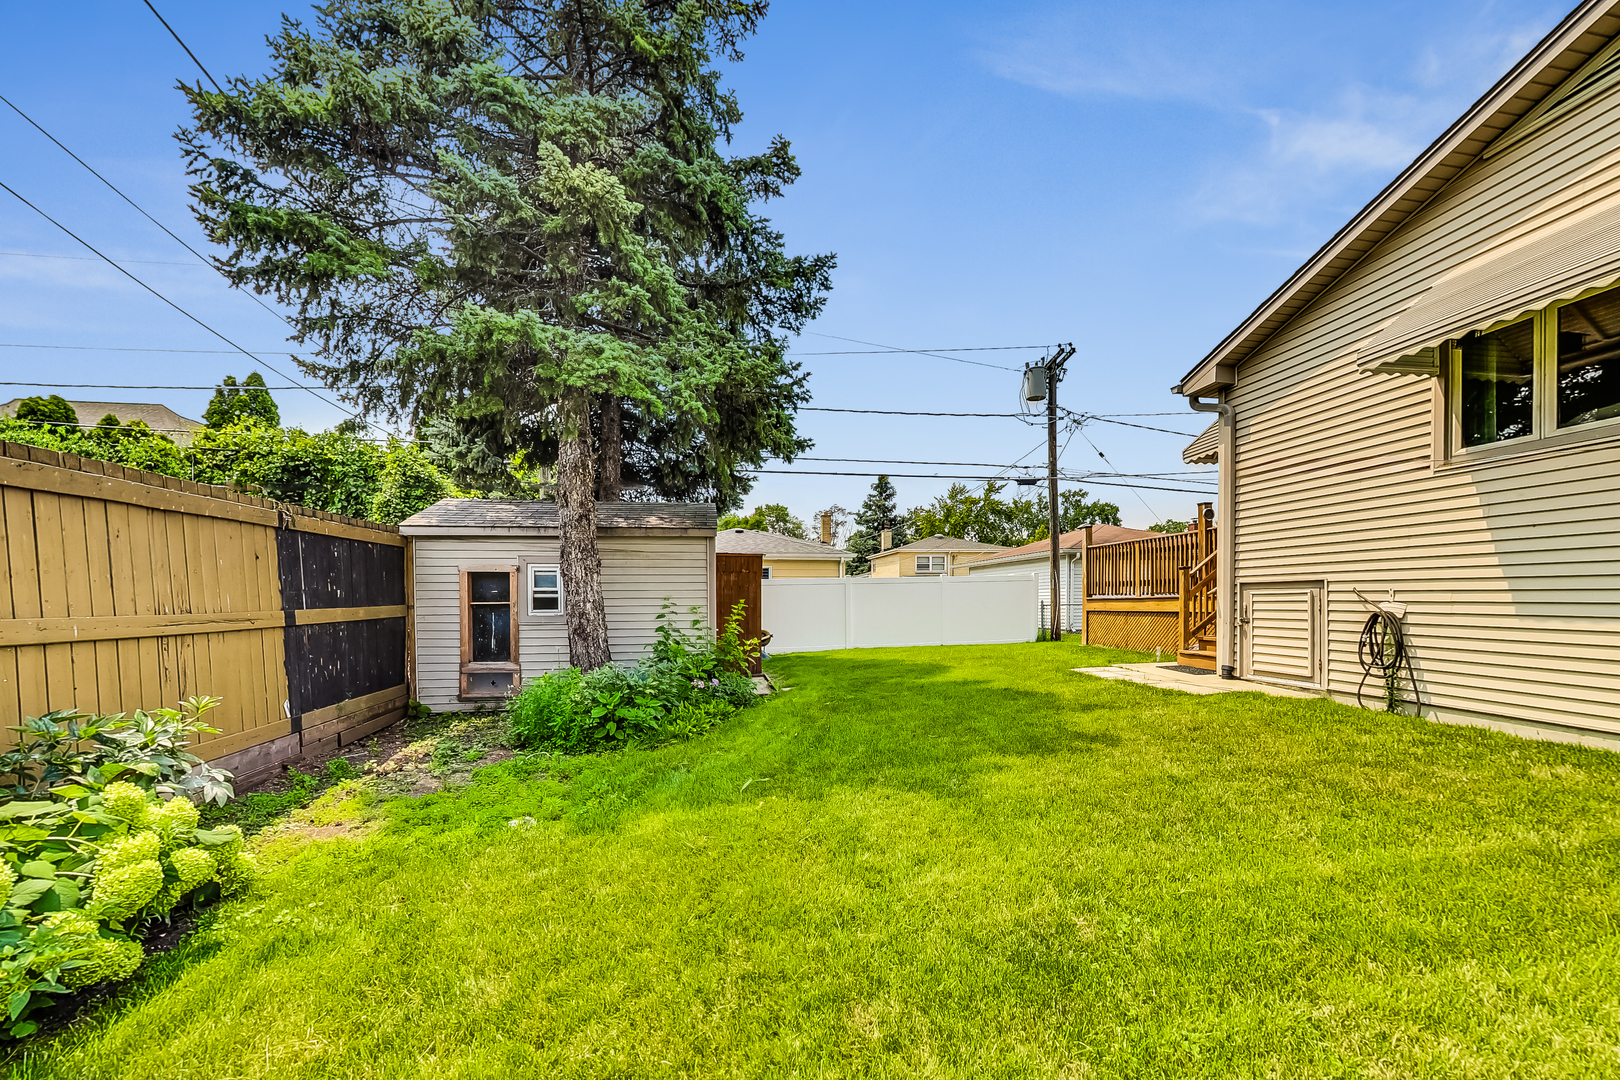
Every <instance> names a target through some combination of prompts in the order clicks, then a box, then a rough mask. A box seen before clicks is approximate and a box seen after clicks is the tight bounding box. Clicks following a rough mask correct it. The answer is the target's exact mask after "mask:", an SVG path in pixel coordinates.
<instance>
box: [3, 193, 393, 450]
mask: <svg viewBox="0 0 1620 1080" xmlns="http://www.w3.org/2000/svg"><path fill="white" fill-rule="evenodd" d="M0 188H4V189H5V190H6V191H7V192H9V193H10V194H11V196H12V197H13V198H15V199H16V200H17V201H18V202H20V203H22V204H23V205H24V206H26V207H28V209H30V210H32V211H33V212H34V213H36V214H38V215H39V216H40V217H42V218H44V219H45V220H46V221H48V222H50V223H51V224H52V225H55V226H56V227H57V228H58V229H61V230H62V231H63V232H65V233H67V234H68V235H69V236H71V237H72V238H73V239H75V240H77V241H78V242H79V243H81V244H83V245H84V246H85V248H86V249H88V250H89V251H91V252H93V253H94V254H96V255H97V256H100V258H101V259H102V260H103V261H105V262H106V263H107V265H108V266H111V267H112V268H113V269H115V270H117V271H118V272H119V273H120V274H123V275H124V276H125V277H127V278H129V280H131V281H133V282H134V283H135V284H137V285H139V286H140V287H141V288H143V289H145V290H146V291H147V292H149V293H151V294H152V295H153V296H155V297H157V298H158V299H159V300H161V301H163V302H164V303H165V304H167V305H169V306H170V307H172V308H173V309H174V310H176V311H178V312H179V313H180V314H182V315H184V316H185V317H186V318H188V319H190V320H191V321H192V322H194V323H196V324H197V325H198V326H200V327H202V328H203V329H204V330H207V331H208V332H209V333H210V334H213V335H214V336H215V337H217V338H219V340H221V341H223V342H224V343H225V344H227V345H229V346H230V347H231V348H233V349H235V350H236V351H237V352H239V353H241V354H242V355H243V356H246V357H247V358H248V359H250V360H253V361H255V362H257V363H260V364H263V365H264V366H265V367H267V368H269V369H270V370H271V371H274V372H275V373H276V374H277V375H280V376H281V377H282V378H283V379H287V381H288V382H291V381H292V380H291V379H290V378H288V377H287V375H286V373H284V372H282V371H279V370H277V369H276V368H275V366H274V365H272V364H270V363H268V362H266V361H265V360H262V359H260V358H259V357H257V356H254V355H253V354H252V353H250V352H248V351H247V350H246V349H244V348H242V346H240V345H238V344H237V343H236V342H234V341H232V340H231V339H230V338H228V337H226V336H225V335H224V334H222V333H220V332H219V331H218V330H215V329H214V328H213V327H212V326H209V325H208V324H207V323H205V322H203V321H202V320H201V319H199V318H197V316H195V315H193V314H192V313H191V312H189V311H187V310H186V309H185V308H183V307H181V306H180V305H179V304H177V303H175V302H174V301H173V300H170V299H169V298H168V297H167V296H164V295H163V294H162V293H160V292H158V291H157V290H156V289H154V288H152V286H150V285H148V284H147V283H146V282H144V281H142V280H141V279H140V278H138V277H136V276H135V275H134V274H132V273H130V272H129V271H128V270H125V269H124V268H123V267H122V266H119V265H118V264H117V263H115V262H113V261H112V260H111V259H109V258H107V256H105V255H102V254H101V252H100V251H98V250H97V249H96V248H95V247H94V246H93V245H91V243H90V242H89V241H88V240H86V239H84V238H83V237H81V236H80V235H79V234H78V233H76V232H74V231H73V230H72V229H70V228H68V227H67V226H66V225H63V224H62V223H61V222H60V221H57V220H56V219H55V218H53V217H51V215H49V214H47V213H46V212H45V211H43V210H41V209H40V208H39V207H37V206H35V205H34V204H33V203H31V202H29V201H28V200H27V199H25V198H23V197H22V196H21V195H19V194H17V192H16V190H15V189H14V188H12V187H11V186H10V185H9V184H7V183H5V182H4V181H0ZM34 385H36V386H37V385H40V384H38V383H35V384H34ZM300 389H302V390H304V391H305V392H306V393H308V394H310V395H312V396H313V397H315V398H316V399H317V400H320V401H324V402H326V404H328V405H330V406H332V407H333V408H335V409H337V410H338V411H339V412H342V413H346V414H347V415H349V416H351V417H354V419H356V420H359V421H360V422H361V423H363V424H366V425H367V426H369V427H374V428H377V430H379V431H384V430H386V429H384V428H381V427H378V425H376V424H372V423H371V422H370V421H368V420H366V419H365V418H363V417H361V416H358V415H357V414H355V413H352V412H349V410H348V409H345V408H344V407H343V406H341V405H339V404H338V403H337V402H335V401H332V400H331V399H329V398H326V397H323V396H322V395H320V394H318V393H316V392H315V391H314V390H311V389H310V388H309V387H307V386H305V387H300Z"/></svg>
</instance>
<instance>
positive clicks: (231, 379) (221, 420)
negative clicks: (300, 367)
mask: <svg viewBox="0 0 1620 1080" xmlns="http://www.w3.org/2000/svg"><path fill="white" fill-rule="evenodd" d="M203 423H205V424H207V425H208V426H209V427H211V428H227V427H235V426H240V425H248V426H251V427H280V426H281V410H280V409H279V408H277V407H276V400H275V398H273V397H271V396H270V391H269V390H267V389H265V385H264V376H263V375H260V374H259V373H258V372H257V371H255V372H253V373H252V374H251V375H249V376H248V377H247V378H246V379H244V380H242V383H241V385H240V386H238V385H237V382H236V376H234V375H227V376H225V377H224V378H223V379H221V380H220V386H219V389H217V390H215V391H214V396H213V397H212V398H211V399H209V402H208V408H207V409H206V410H205V411H204V412H203Z"/></svg>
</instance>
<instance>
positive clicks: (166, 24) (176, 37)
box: [145, 0, 225, 94]
mask: <svg viewBox="0 0 1620 1080" xmlns="http://www.w3.org/2000/svg"><path fill="white" fill-rule="evenodd" d="M145 2H146V6H147V8H148V9H149V10H150V11H151V12H152V14H154V15H157V21H158V22H160V23H162V24H163V29H165V30H167V31H168V32H169V35H170V36H171V37H173V38H174V40H175V41H177V42H179V44H180V47H181V48H182V49H184V50H186V55H187V56H189V57H191V62H192V63H193V64H196V65H197V70H198V71H200V72H202V73H203V74H204V75H208V69H207V68H205V67H203V62H202V61H201V60H199V59H197V54H196V53H194V52H192V51H191V46H190V45H187V44H186V43H185V42H184V41H181V40H180V35H179V34H176V33H175V32H174V27H172V26H170V25H169V20H168V19H165V18H164V17H163V16H162V15H158V9H157V8H155V7H152V0H145ZM208 81H209V82H211V83H214V89H215V90H219V92H220V93H222V94H223V93H224V92H225V91H223V90H220V89H219V83H217V82H215V81H214V77H213V76H212V75H208Z"/></svg>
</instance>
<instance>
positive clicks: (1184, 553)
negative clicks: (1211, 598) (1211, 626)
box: [1083, 504, 1215, 657]
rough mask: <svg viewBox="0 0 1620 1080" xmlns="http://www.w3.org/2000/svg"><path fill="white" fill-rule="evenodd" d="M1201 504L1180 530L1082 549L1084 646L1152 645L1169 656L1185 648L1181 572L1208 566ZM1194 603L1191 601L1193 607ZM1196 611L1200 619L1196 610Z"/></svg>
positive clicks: (1209, 544) (1210, 532) (1211, 547)
mask: <svg viewBox="0 0 1620 1080" xmlns="http://www.w3.org/2000/svg"><path fill="white" fill-rule="evenodd" d="M1206 505H1207V504H1201V505H1200V506H1199V508H1198V516H1197V519H1196V520H1195V521H1194V522H1193V524H1192V526H1191V527H1190V528H1188V529H1187V530H1186V531H1185V532H1179V533H1166V534H1164V535H1162V536H1150V537H1144V538H1142V539H1140V540H1122V541H1120V542H1118V543H1114V544H1098V545H1096V546H1093V547H1088V548H1086V552H1085V574H1084V580H1085V603H1084V605H1083V618H1084V622H1085V625H1084V634H1085V641H1086V643H1087V644H1089V645H1107V646H1111V647H1112V648H1116V649H1138V650H1142V651H1144V652H1153V651H1154V650H1155V649H1157V650H1159V651H1160V652H1161V653H1168V654H1169V655H1170V656H1171V657H1174V656H1175V655H1176V654H1177V653H1179V652H1180V651H1181V650H1183V649H1184V648H1186V647H1187V639H1186V634H1185V624H1186V623H1187V621H1188V615H1187V611H1186V602H1185V600H1186V598H1185V597H1184V595H1183V587H1184V584H1185V582H1186V581H1187V572H1188V569H1189V568H1192V567H1199V568H1205V567H1212V566H1213V565H1214V561H1213V558H1212V556H1213V555H1214V551H1215V530H1214V528H1212V527H1211V526H1210V524H1209V522H1208V520H1207V518H1206V515H1205V513H1204V510H1205V506H1206ZM1199 580H1200V582H1202V581H1203V578H1202V576H1201V577H1200V578H1199ZM1199 603H1201V600H1195V601H1194V606H1195V607H1196V606H1197V604H1199ZM1196 614H1197V615H1198V616H1199V617H1201V614H1202V611H1201V609H1198V611H1197V612H1196ZM1211 621H1213V614H1211Z"/></svg>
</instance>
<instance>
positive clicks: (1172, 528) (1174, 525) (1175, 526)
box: [1148, 520, 1188, 533]
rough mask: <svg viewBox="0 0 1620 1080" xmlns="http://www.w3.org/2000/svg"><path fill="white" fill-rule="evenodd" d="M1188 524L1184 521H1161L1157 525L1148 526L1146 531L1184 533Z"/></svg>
mask: <svg viewBox="0 0 1620 1080" xmlns="http://www.w3.org/2000/svg"><path fill="white" fill-rule="evenodd" d="M1187 526H1188V523H1187V522H1185V521H1174V520H1168V521H1161V522H1159V523H1158V524H1157V525H1149V526H1148V529H1149V530H1151V531H1153V532H1156V533H1178V532H1186V531H1187Z"/></svg>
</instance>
